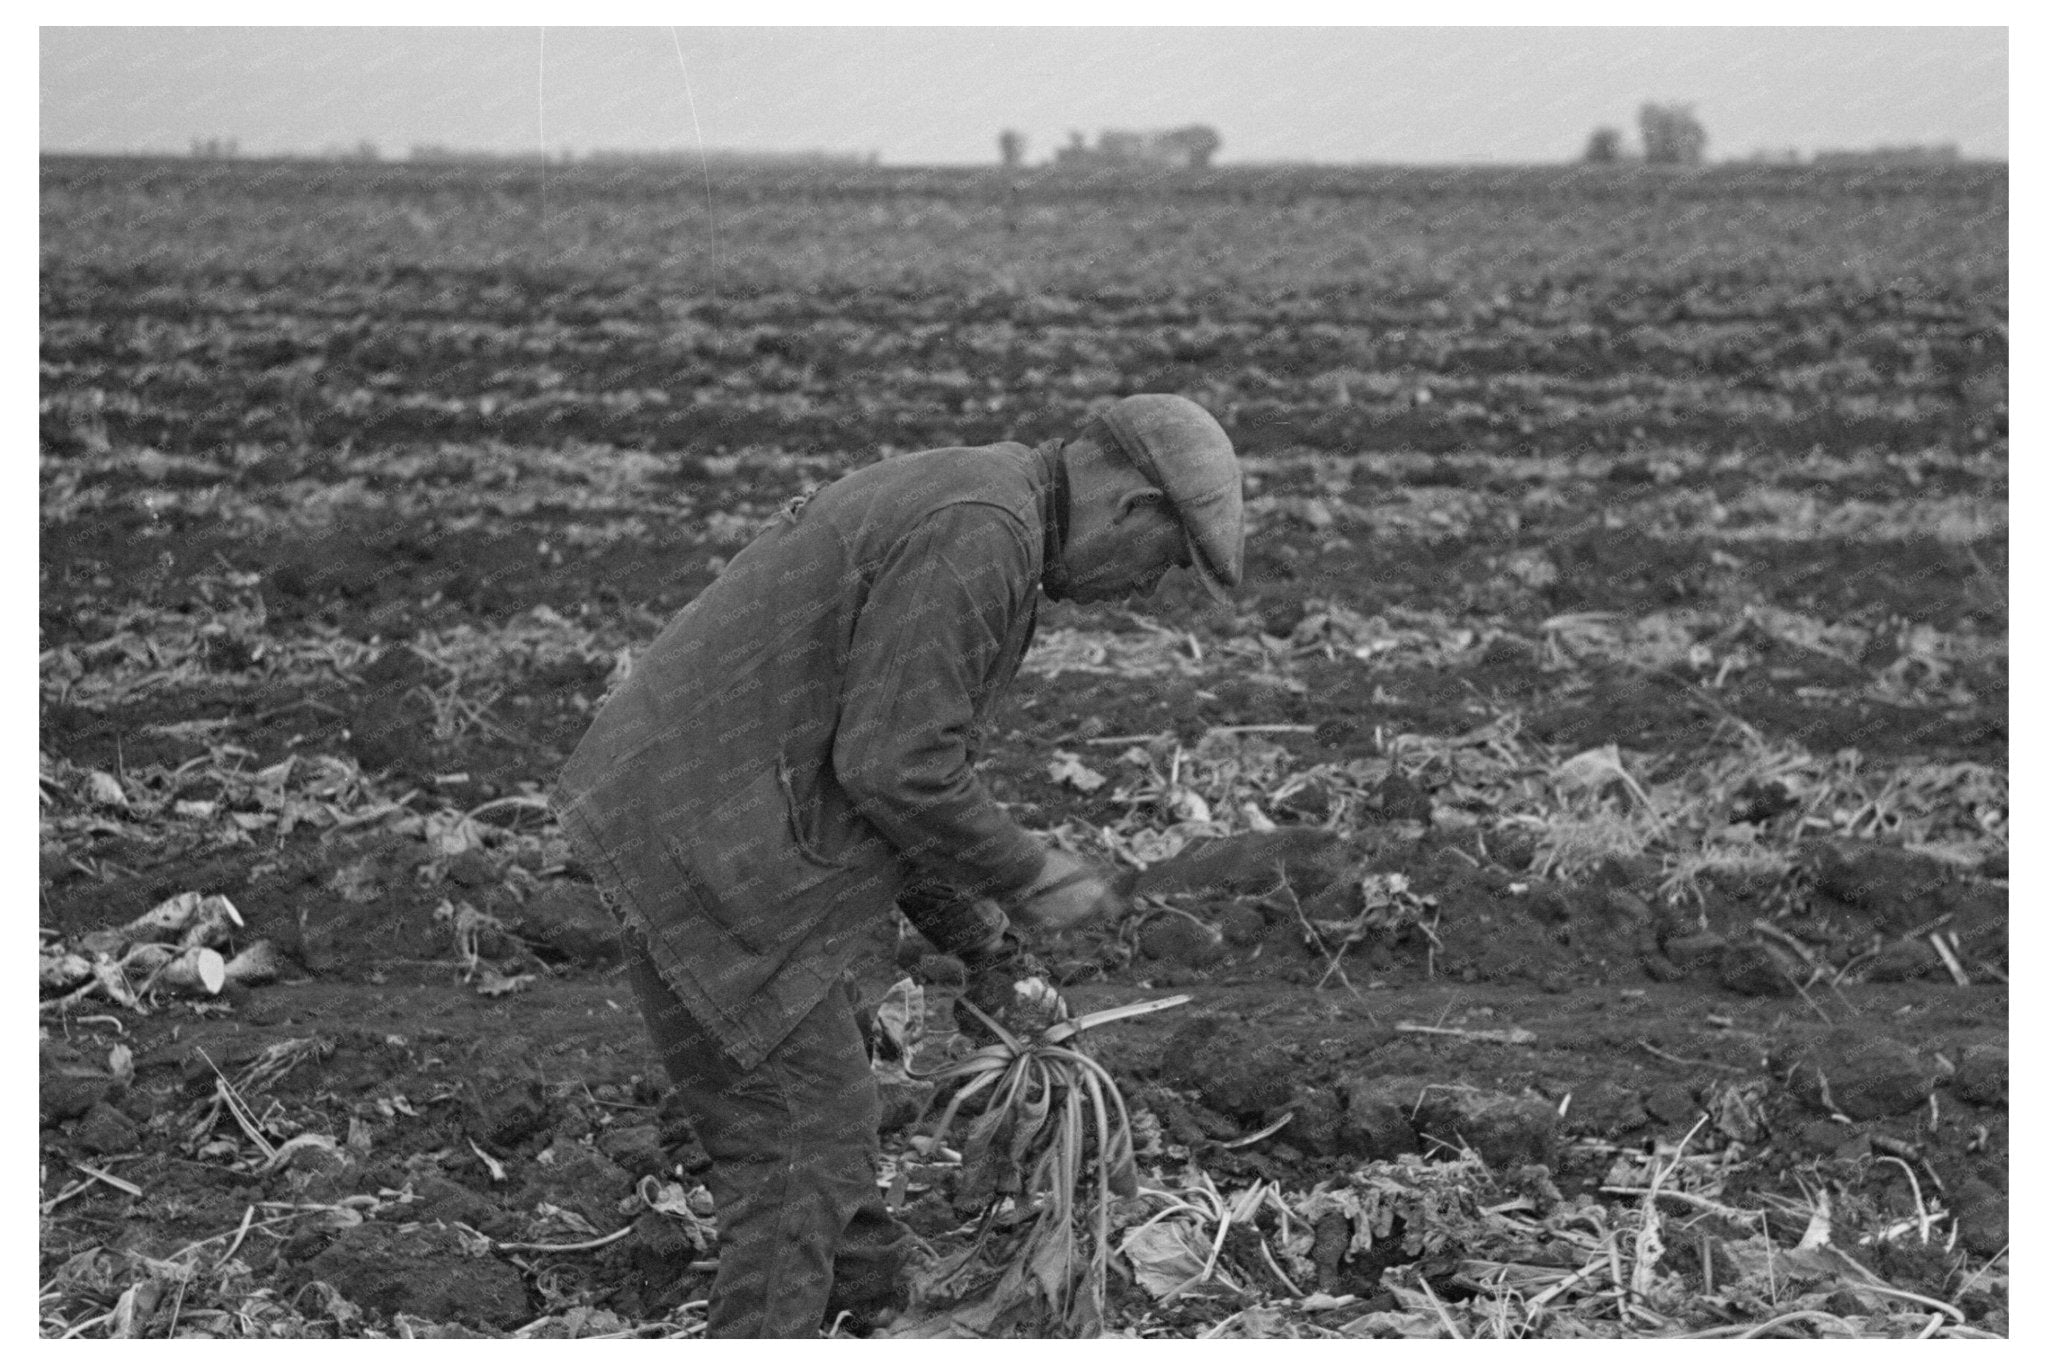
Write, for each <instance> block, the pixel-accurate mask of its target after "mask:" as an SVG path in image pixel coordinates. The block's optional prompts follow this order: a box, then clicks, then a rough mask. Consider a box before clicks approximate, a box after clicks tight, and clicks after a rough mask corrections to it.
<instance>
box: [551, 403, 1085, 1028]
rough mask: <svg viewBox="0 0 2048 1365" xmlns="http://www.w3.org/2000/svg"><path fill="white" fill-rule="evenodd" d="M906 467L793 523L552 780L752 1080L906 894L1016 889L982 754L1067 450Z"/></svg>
mask: <svg viewBox="0 0 2048 1365" xmlns="http://www.w3.org/2000/svg"><path fill="white" fill-rule="evenodd" d="M1056 450H1057V446H1056V445H1049V446H1046V447H1044V448H1042V449H1039V450H1033V449H1031V448H1030V447H1027V446H1022V445H1016V444H1010V443H1005V444H1002V445H994V446H985V447H979V448H959V449H947V450H929V451H924V452H921V453H919V454H914V455H902V456H898V457H895V458H893V459H888V460H884V461H882V462H881V463H878V464H874V465H870V466H868V467H866V468H864V469H860V470H857V471H855V472H854V473H852V474H849V475H847V476H846V477H845V478H842V479H840V480H839V481H838V482H836V483H834V484H832V485H830V486H829V487H827V488H825V489H824V490H822V491H820V492H819V493H818V494H816V495H815V496H814V497H812V498H811V499H810V500H809V501H808V502H807V503H805V504H803V505H801V507H799V508H798V509H797V510H796V511H795V512H794V513H789V512H785V513H784V514H783V515H782V516H780V517H778V518H777V519H776V522H775V523H774V524H773V525H771V526H770V527H769V529H767V530H766V531H764V532H762V533H761V535H760V536H759V537H757V538H756V539H755V540H754V541H753V543H752V544H750V545H748V546H747V547H746V549H744V550H742V551H741V552H740V553H739V554H738V555H736V556H735V557H734V558H733V561H732V563H730V564H729V565H727V566H726V568H725V571H724V572H723V573H722V574H721V575H720V576H719V577H718V579H717V580H716V581H715V582H713V583H712V584H711V586H710V587H708V588H706V589H705V590H704V592H703V593H701V594H700V595H699V596H698V597H697V598H696V600H695V601H693V602H691V603H690V604H689V605H688V606H687V607H685V608H683V610H682V611H681V612H679V613H678V614H677V615H676V617H675V618H674V619H673V620H672V621H670V622H669V624H668V626H667V627H666V628H665V629H664V630H663V631H662V632H661V634H660V635H659V636H658V637H657V638H656V639H655V641H654V643H653V644H652V645H651V646H650V647H649V648H648V649H647V651H646V652H645V653H644V654H642V655H641V656H640V657H639V658H637V659H636V660H635V661H634V663H633V668H632V672H631V674H630V675H629V676H628V678H627V680H626V681H625V682H624V683H623V684H622V685H621V686H620V687H619V689H618V691H617V692H616V693H614V694H613V695H612V697H611V698H610V699H609V700H608V701H607V702H606V703H605V705H604V707H603V709H602V710H600V711H599V712H598V716H597V719H596V721H595V722H593V723H592V725H591V727H590V731H589V733H587V734H586V735H585V736H584V737H583V741H582V743H580V744H579V745H578V746H577V748H576V752H575V754H574V755H573V756H572V757H571V758H570V760H569V763H568V766H567V767H566V768H564V769H563V772H562V776H561V780H560V782H559V783H558V784H557V787H556V792H555V804H556V808H557V812H558V814H559V815H560V817H561V821H562V825H563V828H564V829H565V830H566V831H567V833H568V835H569V837H570V839H571V841H572V842H573V843H574V845H575V846H576V849H577V851H578V853H579V854H580V855H581V856H582V858H583V859H584V861H585V862H586V863H587V864H588V865H589V867H590V868H591V870H592V872H593V873H594V875H595V876H596V878H597V880H598V883H599V885H600V886H602V887H603V888H604V890H605V892H606V893H607V895H608V896H609V898H610V899H611V901H612V903H613V905H614V906H615V907H616V908H617V910H618V911H619V913H620V915H621V917H622V918H623V919H624V920H625V922H626V925H627V927H628V928H629V929H632V930H635V931H637V932H638V933H640V934H641V935H643V936H644V937H645V938H646V939H647V943H648V950H649V955H650V956H651V957H652V958H653V960H654V963H655V965H656V967H657V968H658V969H659V970H660V972H661V975H662V977H663V979H664V980H666V981H667V982H668V984H669V985H670V987H671V988H672V989H673V990H674V991H675V993H676V995H677V996H678V997H679V998H680V999H681V1000H682V1001H683V1002H684V1003H685V1004H686V1005H687V1006H688V1007H689V1009H690V1011H691V1013H692V1014H693V1015H695V1016H696V1017H697V1019H698V1021H699V1022H700V1023H702V1024H703V1026H704V1027H705V1028H706V1029H708V1030H710V1031H711V1032H712V1033H713V1034H714V1035H715V1036H716V1037H717V1038H718V1039H719V1040H720V1042H721V1043H722V1044H723V1045H724V1046H725V1047H726V1049H727V1050H728V1051H729V1052H730V1053H731V1054H732V1056H733V1058H734V1060H735V1061H737V1062H738V1063H739V1064H740V1065H741V1066H752V1065H754V1064H755V1063H756V1062H758V1061H759V1060H760V1059H761V1058H762V1057H764V1056H766V1055H767V1054H768V1052H769V1051H771V1050H772V1049H773V1048H774V1047H775V1045H776V1044H777V1043H779V1042H780V1041H781V1040H782V1039H783V1037H784V1036H785V1035H786V1034H787V1033H788V1032H789V1030H790V1029H791V1028H792V1027H794V1026H795V1024H796V1023H797V1021H798V1020H800V1019H801V1018H802V1017H803V1016H804V1014H805V1013H806V1012H807V1011H808V1010H810V1009H811V1008H812V1007H813V1006H814V1005H816V1004H817V1003H818V1001H819V1000H821V999H822V998H824V995H825V993H826V992H827V991H828V990H829V989H831V988H832V986H833V985H834V984H835V983H836V982H837V981H838V980H839V978H840V977H841V975H842V974H843V973H844V971H845V970H846V968H847V966H848V965H849V961H850V959H851V957H852V954H853V952H854V950H855V948H856V947H857V945H858V943H859V941H860V940H861V939H862V937H863V936H864V935H866V934H867V933H871V932H872V931H873V930H874V928H875V927H876V925H877V923H878V917H879V916H882V915H884V914H886V913H887V911H888V909H889V907H890V905H891V903H892V902H893V901H894V899H895V896H896V894H897V892H898V891H899V890H901V889H902V887H903V886H904V884H905V883H906V881H907V880H908V879H909V878H911V877H913V876H919V877H935V878H941V879H943V880H945V881H948V882H951V883H953V884H955V885H958V886H960V887H962V888H964V889H966V890H969V891H973V892H977V893H979V894H983V895H993V896H998V897H1000V896H1002V895H1003V894H1005V893H1007V892H1012V891H1015V890H1017V889H1020V888H1021V887H1023V886H1024V885H1025V884H1027V883H1028V882H1030V881H1031V879H1032V878H1033V877H1034V876H1036V875H1037V873H1038V871H1039V869H1040V867H1041V866H1042V865H1043V862H1044V856H1045V855H1044V852H1043V849H1042V847H1041V846H1040V845H1039V843H1038V842H1037V841H1036V840H1035V839H1033V838H1032V837H1031V836H1030V835H1028V834H1026V833H1025V832H1024V831H1023V830H1022V829H1020V828H1019V827H1018V826H1017V824H1016V823H1015V822H1014V821H1013V820H1011V819H1010V817H1009V816H1008V815H1007V814H1005V813H1004V812H1003V810H1002V809H1001V807H999V806H997V805H996V803H995V802H994V800H992V799H991V798H990V796H989V794H988V792H987V790H986V789H985V788H984V787H983V785H982V782H981V780H980V779H979V778H978V777H977V776H976V775H975V773H974V769H973V767H972V764H971V761H970V760H971V754H972V753H973V752H974V750H975V749H976V748H978V742H979V737H980V728H981V726H982V724H983V723H984V722H985V720H986V718H987V715H988V712H989V709H990V707H991V705H992V704H993V703H994V701H995V700H996V697H997V695H998V694H999V693H1000V692H1001V691H1002V690H1003V689H1004V688H1005V687H1006V686H1008V684H1009V683H1010V681H1011V679H1012V678H1013V677H1015V675H1016V672H1017V665H1018V663H1019V662H1020V661H1021V660H1022V659H1023V657H1024V651H1025V650H1026V648H1028V647H1029V645H1030V643H1031V632H1032V627H1033V623H1034V621H1035V619H1036V612H1037V600H1038V585H1039V579H1040V576H1041V575H1042V574H1043V572H1044V569H1045V556H1046V541H1047V528H1048V526H1049V525H1050V524H1051V518H1052V498H1053V496H1054V494H1053V479H1054V467H1053V463H1052V462H1053V458H1054V452H1055V451H1056Z"/></svg>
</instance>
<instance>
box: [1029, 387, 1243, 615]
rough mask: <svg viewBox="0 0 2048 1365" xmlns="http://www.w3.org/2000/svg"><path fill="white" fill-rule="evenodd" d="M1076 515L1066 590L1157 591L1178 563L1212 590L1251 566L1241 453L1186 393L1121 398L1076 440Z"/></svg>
mask: <svg viewBox="0 0 2048 1365" xmlns="http://www.w3.org/2000/svg"><path fill="white" fill-rule="evenodd" d="M1064 458H1065V461H1066V469H1067V483H1068V507H1069V513H1068V522H1067V536H1066V544H1065V547H1064V550H1063V552H1062V554H1061V556H1060V562H1059V563H1058V564H1051V565H1047V566H1046V574H1045V588H1046V592H1047V593H1048V594H1049V595H1051V596H1052V597H1054V598H1056V599H1064V598H1071V599H1073V600H1075V601H1080V602H1101V601H1108V600H1112V599H1115V598H1120V597H1128V596H1133V595H1144V594H1149V593H1150V592H1151V591H1152V590H1153V589H1154V588H1156V587H1158V585H1159V581H1160V579H1162V578H1164V577H1165V576H1166V571H1167V570H1168V569H1171V568H1177V567H1178V568H1191V569H1193V570H1194V571H1195V575H1196V577H1197V578H1199V579H1200V580H1201V582H1202V586H1203V587H1204V588H1206V589H1208V591H1209V593H1210V595H1211V596H1213V597H1215V598H1216V599H1217V600H1219V601H1227V600H1228V598H1227V596H1226V595H1225V591H1224V590H1225V589H1226V588H1232V587H1236V586H1237V584H1238V583H1239V582H1240V581H1242V579H1243V576H1244V492H1243V479H1242V475H1241V474H1240V473H1239V471H1238V466H1237V455H1236V453H1235V452H1234V451H1232V449H1231V446H1230V438H1229V437H1228V436H1226V435H1225V434H1224V432H1223V428H1222V427H1220V426H1218V425H1217V423H1216V419H1215V418H1213V417H1211V416H1210V415H1209V414H1208V413H1207V412H1204V411H1203V410H1202V408H1201V407H1200V406H1199V405H1197V404H1195V403H1192V402H1190V401H1188V400H1187V399H1185V398H1180V397H1176V396H1175V395H1172V394H1163V393H1146V394H1137V395H1135V396H1133V397H1130V398H1125V399H1121V400H1119V401H1118V402H1116V403H1114V404H1112V405H1111V406H1110V407H1109V408H1108V409H1107V410H1106V411H1105V412H1103V414H1102V415H1101V416H1099V417H1097V418H1095V419H1093V420H1092V421H1090V422H1089V423H1088V425H1087V426H1086V427H1084V428H1083V429H1082V432H1081V435H1080V436H1079V437H1078V438H1076V439H1075V440H1073V441H1070V442H1068V443H1067V445H1066V448H1065V453H1064Z"/></svg>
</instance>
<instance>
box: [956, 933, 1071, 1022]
mask: <svg viewBox="0 0 2048 1365" xmlns="http://www.w3.org/2000/svg"><path fill="white" fill-rule="evenodd" d="M960 960H961V962H962V963H964V964H965V965H966V967H967V989H966V990H965V991H964V992H962V994H963V996H964V998H965V999H966V1000H967V1002H968V1003H969V1004H971V1005H973V1006H974V1007H975V1008H976V1009H978V1010H980V1011H981V1012H982V1013H983V1014H986V1015H987V1016H988V1017H989V1018H991V1019H993V1020H995V1021H996V1022H997V1023H999V1024H1001V1025H1002V1026H1003V1027H1005V1028H1008V1029H1012V1030H1021V1031H1023V1032H1026V1033H1036V1032H1037V1031H1038V1030H1039V1029H1041V1028H1043V1027H1045V1025H1046V1024H1049V1023H1051V1022H1053V1021H1052V1019H1051V1018H1050V1017H1046V1018H1043V1019H1040V1018H1037V1017H1036V1016H1037V1014H1038V1013H1039V1012H1040V1011H1041V1010H1042V1011H1043V1012H1044V1013H1046V1014H1047V1015H1048V1016H1050V1015H1051V1014H1053V1013H1056V1012H1057V1005H1056V1004H1055V1005H1050V1006H1046V1005H1044V1004H1043V1003H1042V1002H1038V1001H1036V1000H1034V1001H1026V1000H1025V999H1024V997H1023V996H1022V995H1021V994H1020V993H1019V991H1018V990H1017V986H1018V983H1020V982H1031V981H1035V982H1038V983H1039V986H1040V987H1041V988H1042V990H1043V993H1044V994H1048V995H1050V994H1051V987H1049V986H1045V984H1044V982H1045V968H1044V967H1042V966H1040V965H1039V962H1038V959H1036V958H1034V957H1033V956H1031V954H1030V953H1028V952H1026V951H1025V950H1024V944H1023V942H1022V940H1020V939H1019V938H1018V937H1017V936H1016V935H1015V934H1009V933H1006V934H1004V935H1003V936H1002V937H1001V938H999V939H997V940H996V941H995V942H994V943H993V944H991V945H989V946H988V947H987V948H984V949H982V950H981V951H979V952H974V953H966V954H962V955H961V959H960ZM1038 994H1040V992H1038V991H1034V992H1033V995H1034V997H1036V996H1037V995H1038ZM1052 998H1053V1000H1054V1001H1057V999H1058V997H1057V996H1053V997H1052ZM1034 1004H1036V1005H1038V1006H1039V1008H1037V1009H1034V1008H1032V1006H1033V1005H1034ZM954 1023H955V1024H956V1025H957V1026H958V1027H959V1029H960V1031H961V1032H962V1033H964V1034H966V1035H967V1036H968V1037H970V1038H972V1039H974V1040H975V1041H976V1042H978V1043H993V1042H995V1041H996V1037H995V1035H994V1034H993V1033H991V1032H989V1030H988V1028H987V1027H986V1026H985V1025H983V1024H982V1022H981V1021H980V1020H979V1019H976V1018H975V1017H974V1016H973V1015H972V1014H969V1013H967V1012H966V1011H965V1010H961V1011H956V1012H955V1015H954Z"/></svg>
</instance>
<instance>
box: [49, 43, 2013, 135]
mask: <svg viewBox="0 0 2048 1365" xmlns="http://www.w3.org/2000/svg"><path fill="white" fill-rule="evenodd" d="M2007 53H2008V44H2007V35H2006V30H2004V29H2002V28H1695V29H1682V28H1548V29H1542V28H1534V29H1532V28H946V29H938V28H909V27H876V28H804V27H795V28H692V27H683V28H677V29H674V30H670V29H667V28H633V29H620V28H612V29H594V28H548V29H546V30H542V29H538V28H467V29H450V28H356V29H343V28H212V29H198V28H44V29H42V30H41V51H40V57H41V61H40V80H41V126H40V136H41V145H42V147H43V148H44V149H45V150H49V151H153V152H174V153H183V152H185V151H187V150H188V149H189V147H190V145H191V142H192V140H193V139H194V138H202V137H220V138H234V139H237V140H238V142H239V143H240V147H241V150H242V152H243V153H244V154H245V155H247V154H256V155H261V154H271V153H285V152H320V151H323V150H332V149H335V148H340V147H346V146H353V145H355V144H357V143H358V142H361V141H369V142H373V143H375V144H377V145H378V147H379V148H380V149H381V150H382V152H383V154H384V155H386V156H400V155H404V154H405V152H406V151H407V149H409V148H410V147H412V146H413V145H415V144H420V143H433V144H441V145H445V146H451V147H456V148H466V149H477V150H488V151H495V152H515V151H530V150H533V149H535V148H538V147H540V146H542V145H546V146H547V147H549V148H551V149H554V150H557V151H560V150H563V149H568V150H572V151H575V152H579V153H580V152H586V151H589V150H591V149H594V148H619V149H624V148H636V149H645V148H678V149H695V148H697V147H698V146H700V145H702V146H704V147H707V148H711V149H734V150H762V151H784V152H788V151H804V150H822V151H834V152H858V153H867V152H875V153H879V154H880V156H881V158H882V160H883V161H885V162H888V163H891V164H899V165H900V164H931V163H961V162H989V161H993V160H995V157H996V150H995V149H996V135H997V134H998V132H1000V131H1001V130H1003V129H1005V128H1014V129H1016V130H1018V131H1019V132H1022V133H1023V134H1025V136H1026V138H1027V139H1028V143H1027V153H1026V155H1027V160H1030V161H1034V162H1035V161H1040V160H1044V159H1046V158H1047V157H1048V156H1049V155H1050V154H1051V152H1052V150H1053V148H1054V147H1055V146H1058V145H1060V144H1063V143H1065V142H1066V141H1067V140H1068V137H1069V135H1070V133H1071V132H1074V131H1079V132H1083V133H1085V134H1086V135H1087V137H1088V139H1089V140H1090V141H1093V140H1094V138H1095V136H1096V134H1097V133H1098V132H1099V131H1100V130H1101V129H1103V128H1106V127H1116V128H1139V129H1147V128H1167V127H1173V126H1176V125H1180V124H1187V123H1206V124H1209V125H1211V126H1212V127H1214V128H1216V129H1217V130H1218V132H1220V133H1221V134H1222V138H1223V148H1222V152H1221V154H1220V155H1219V157H1218V160H1219V162H1232V161H1274V160H1310V161H1324V162H1347V161H1397V162H1472V161H1525V162H1526V161H1558V160H1565V159H1569V158H1572V157H1575V156H1577V155H1578V154H1579V152H1580V151H1581V150H1582V149H1583V147H1584V146H1585V141H1586V136H1587V134H1588V133H1589V132H1590V131H1591V130H1592V129H1593V128H1595V127H1598V126H1600V125H1603V124H1605V125H1612V126H1615V127H1619V128H1622V129H1624V130H1625V131H1626V133H1627V135H1628V139H1629V141H1630V143H1631V144H1633V143H1634V141H1635V137H1636V132H1635V113H1636V110H1637V108H1638V106H1639V105H1641V104H1642V103H1643V102H1644V101H1645V100H1651V99H1655V100H1669V101H1678V102H1684V103H1690V104H1692V105H1693V106H1694V109H1695V112H1696V114H1697V116H1698V118H1699V120H1700V122H1701V123H1702V124H1703V125H1704V126H1705V128H1706V130H1707V133H1708V137H1709V147H1708V154H1709V156H1710V157H1713V158H1722V157H1741V156H1745V155H1748V154H1749V153H1750V152H1752V151H1754V150H1757V149H1759V148H1770V149H1787V148H1789V149H1797V150H1798V151H1800V152H1802V153H1811V152H1812V151H1814V150H1815V149H1818V148H1831V147H1869V146H1875V145H1897V144H1906V143H1939V142H1954V143H1956V144H1958V145H1959V146H1960V147H1961V148H1962V151H1963V153H1964V155H1966V156H1973V157H1993V158H2004V157H2006V156H2007V155H2008V148H2007V98H2008V82H2007V60H2008V57H2007ZM686 72H687V80H686V77H685V73H686ZM693 100H694V117H693V109H692V102H693Z"/></svg>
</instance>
